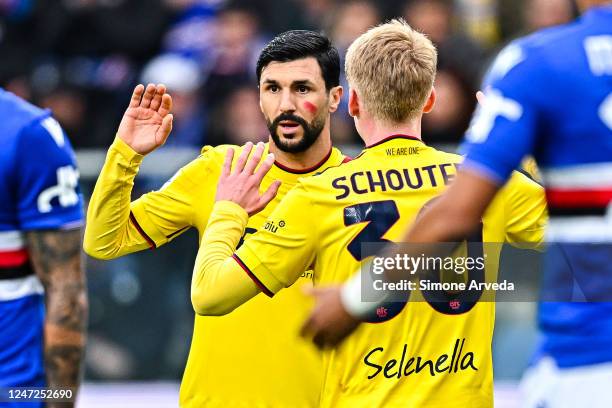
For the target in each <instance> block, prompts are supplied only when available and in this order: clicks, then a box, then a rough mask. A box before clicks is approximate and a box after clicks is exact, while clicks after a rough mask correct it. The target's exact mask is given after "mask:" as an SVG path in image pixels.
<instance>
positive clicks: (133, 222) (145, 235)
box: [130, 212, 157, 249]
mask: <svg viewBox="0 0 612 408" xmlns="http://www.w3.org/2000/svg"><path fill="white" fill-rule="evenodd" d="M130 221H132V224H134V227H136V230H137V231H138V233H139V234H140V235H142V237H143V238H144V239H145V241H147V244H149V247H150V248H151V249H155V248H157V245H155V241H153V240H152V239H151V238H150V237H149V236H148V235H147V233H146V232H144V230H143V229H142V227H141V226H140V224H139V223H138V221H136V217H134V214H133V213H132V212H130Z"/></svg>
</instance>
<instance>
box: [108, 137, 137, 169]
mask: <svg viewBox="0 0 612 408" xmlns="http://www.w3.org/2000/svg"><path fill="white" fill-rule="evenodd" d="M109 152H115V153H118V154H119V155H120V156H121V157H122V158H123V159H124V160H125V161H126V162H128V163H129V164H130V165H136V166H139V165H140V163H142V159H144V156H143V155H142V154H138V153H136V151H134V149H132V148H131V147H130V146H129V145H128V144H127V143H125V142H124V141H123V140H121V138H120V137H119V136H115V140H113V143H112V144H111V146H110V149H109Z"/></svg>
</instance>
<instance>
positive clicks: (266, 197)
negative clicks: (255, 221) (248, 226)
mask: <svg viewBox="0 0 612 408" xmlns="http://www.w3.org/2000/svg"><path fill="white" fill-rule="evenodd" d="M280 185H281V182H280V181H279V180H276V181H274V183H272V184H271V185H270V187H268V189H267V190H266V192H265V193H263V195H262V196H261V197H260V198H259V205H258V206H257V207H258V211H261V210H263V209H264V208H266V205H268V203H269V202H270V201H272V200H273V199H274V197H276V194H277V193H278V189H279V187H280Z"/></svg>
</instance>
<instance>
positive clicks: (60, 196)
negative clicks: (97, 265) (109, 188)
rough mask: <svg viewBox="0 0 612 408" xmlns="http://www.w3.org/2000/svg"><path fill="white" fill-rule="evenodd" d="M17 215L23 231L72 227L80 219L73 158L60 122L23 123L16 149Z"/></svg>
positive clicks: (77, 178)
mask: <svg viewBox="0 0 612 408" xmlns="http://www.w3.org/2000/svg"><path fill="white" fill-rule="evenodd" d="M16 154H17V156H16V159H17V162H16V168H17V179H18V182H17V186H16V187H17V188H16V197H15V198H16V202H17V217H18V221H19V224H20V227H21V229H22V230H35V229H61V228H73V227H76V226H78V225H81V224H82V222H83V200H82V197H81V193H80V189H79V185H78V180H79V173H78V171H77V167H76V160H75V156H74V152H73V151H72V147H71V146H70V142H69V141H68V138H67V137H66V135H65V134H64V132H63V130H62V128H61V127H60V125H59V123H57V121H56V120H55V119H53V118H52V117H46V118H43V119H40V120H37V121H35V122H34V123H32V124H30V125H28V126H26V127H25V128H24V129H23V130H22V132H21V134H20V136H19V143H18V145H17V151H16Z"/></svg>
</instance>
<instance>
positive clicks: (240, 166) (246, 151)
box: [234, 142, 253, 173]
mask: <svg viewBox="0 0 612 408" xmlns="http://www.w3.org/2000/svg"><path fill="white" fill-rule="evenodd" d="M252 149H253V143H252V142H246V144H245V145H244V148H243V149H242V153H240V156H238V161H237V162H236V166H235V167H234V173H240V172H242V170H244V165H245V164H246V162H247V159H248V158H249V155H250V154H251V150H252Z"/></svg>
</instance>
